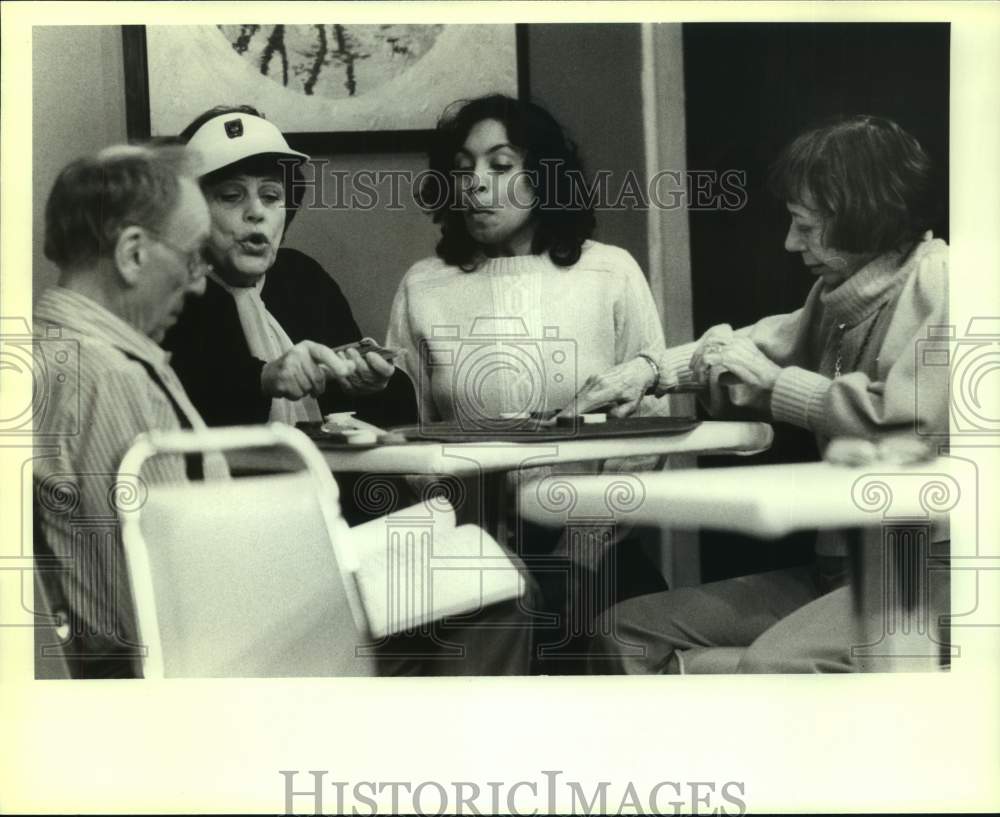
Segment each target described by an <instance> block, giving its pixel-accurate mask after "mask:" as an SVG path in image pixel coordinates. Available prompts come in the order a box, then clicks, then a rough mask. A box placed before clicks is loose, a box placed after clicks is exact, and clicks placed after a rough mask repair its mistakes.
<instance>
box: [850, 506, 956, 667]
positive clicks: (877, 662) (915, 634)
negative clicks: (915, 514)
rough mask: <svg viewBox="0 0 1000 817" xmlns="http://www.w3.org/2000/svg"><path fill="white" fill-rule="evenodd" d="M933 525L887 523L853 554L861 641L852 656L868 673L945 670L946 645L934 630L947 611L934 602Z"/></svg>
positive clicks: (865, 535)
mask: <svg viewBox="0 0 1000 817" xmlns="http://www.w3.org/2000/svg"><path fill="white" fill-rule="evenodd" d="M930 531H931V526H930V522H929V521H927V520H924V519H918V520H905V519H904V520H898V521H891V522H885V523H883V524H882V525H881V526H880V527H872V528H866V529H864V530H863V531H861V532H860V535H859V536H858V540H860V541H856V542H855V544H854V546H853V549H854V554H853V555H854V565H855V575H854V580H853V582H852V587H853V588H854V591H853V593H854V611H855V620H856V622H857V640H856V642H855V644H854V645H853V646H852V648H851V655H852V657H853V658H854V659H855V660H856V661H857V662H858V665H859V667H860V668H861V669H862V670H863V671H865V672H919V671H933V670H937V669H940V667H941V658H942V653H943V649H944V648H943V645H942V644H941V643H940V641H938V639H937V635H936V628H935V627H934V626H932V625H933V622H935V621H936V620H937V619H938V617H939V616H940V615H941V614H942V613H945V612H947V611H946V610H939V609H936V605H935V604H934V603H933V602H932V598H933V596H932V593H931V579H932V576H933V570H932V568H931V562H930Z"/></svg>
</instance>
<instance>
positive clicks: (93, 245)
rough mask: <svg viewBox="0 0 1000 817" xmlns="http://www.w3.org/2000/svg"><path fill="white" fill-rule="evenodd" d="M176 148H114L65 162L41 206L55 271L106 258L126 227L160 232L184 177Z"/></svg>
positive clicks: (47, 252) (187, 170)
mask: <svg viewBox="0 0 1000 817" xmlns="http://www.w3.org/2000/svg"><path fill="white" fill-rule="evenodd" d="M190 175H191V174H190V168H189V160H188V158H187V157H186V156H185V154H184V151H183V149H182V148H180V147H178V146H174V145H171V146H155V147H154V146H146V145H114V146H112V147H108V148H105V149H104V150H102V151H100V152H99V153H97V154H95V155H93V156H86V157H83V158H81V159H77V160H76V161H74V162H71V163H70V164H68V165H67V166H66V167H65V168H63V171H62V172H61V173H60V174H59V177H58V178H57V179H56V182H55V184H54V185H53V186H52V192H51V193H49V199H48V202H47V203H46V205H45V257H46V258H48V259H49V260H50V261H52V262H53V263H54V264H55V265H56V266H58V267H59V268H60V269H73V268H75V267H80V266H85V265H90V264H93V263H95V262H96V261H97V260H98V259H100V258H108V257H110V256H111V254H112V253H113V251H114V248H115V244H116V243H117V241H118V236H119V235H120V234H121V232H122V230H123V229H125V228H126V227H128V226H130V225H133V224H135V225H139V226H142V227H147V228H149V229H151V230H160V229H162V228H163V226H164V223H165V221H166V220H167V219H168V218H169V216H170V215H171V213H173V211H174V208H175V207H176V205H177V199H178V195H179V193H178V191H179V182H180V178H181V177H182V176H188V177H190Z"/></svg>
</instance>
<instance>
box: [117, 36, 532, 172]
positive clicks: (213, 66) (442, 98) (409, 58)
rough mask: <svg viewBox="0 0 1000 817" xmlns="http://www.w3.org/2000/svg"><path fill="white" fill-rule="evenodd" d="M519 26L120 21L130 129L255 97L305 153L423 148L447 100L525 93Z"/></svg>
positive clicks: (138, 132) (173, 129) (155, 127)
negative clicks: (155, 23)
mask: <svg viewBox="0 0 1000 817" xmlns="http://www.w3.org/2000/svg"><path fill="white" fill-rule="evenodd" d="M526 39H527V38H526V31H525V27H524V26H523V25H446V24H436V25H337V24H332V25H330V24H315V25H218V26H209V25H202V26H122V42H123V48H124V57H125V92H126V116H127V124H128V136H129V139H132V140H142V139H148V138H150V137H166V136H174V135H176V134H177V133H179V132H180V131H181V130H182V129H183V128H184V126H185V125H186V124H187V123H188V122H190V121H191V120H192V119H193V118H194V117H195V116H196V115H197V114H199V113H200V112H201V111H204V110H207V109H208V108H211V107H213V106H215V105H239V104H250V105H253V106H254V107H256V108H257V109H259V110H260V111H261V112H262V113H264V114H265V115H266V116H267V118H268V119H269V120H271V121H272V122H274V123H275V124H276V125H277V126H278V127H279V128H280V129H281V130H282V131H283V132H284V133H285V134H286V135H287V136H288V139H289V142H290V143H291V144H292V145H293V146H296V147H299V148H300V149H302V150H306V151H310V150H312V151H320V152H344V151H389V150H391V151H398V150H404V151H405V150H423V149H425V148H426V145H427V141H428V135H429V133H430V131H431V129H432V128H433V127H434V125H435V123H436V122H437V118H438V117H439V116H440V114H441V112H442V111H443V110H444V109H445V107H446V106H447V105H448V104H449V103H451V102H453V101H454V100H456V99H464V98H469V97H474V96H479V95H481V94H486V93H493V92H498V93H505V94H510V95H512V96H516V95H522V96H524V95H526V93H527V90H526V89H527V44H526Z"/></svg>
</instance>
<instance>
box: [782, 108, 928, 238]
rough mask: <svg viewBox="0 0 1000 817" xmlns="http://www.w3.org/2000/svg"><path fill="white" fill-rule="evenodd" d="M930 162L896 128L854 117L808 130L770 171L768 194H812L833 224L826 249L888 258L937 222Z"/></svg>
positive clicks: (790, 197)
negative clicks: (872, 254) (830, 248)
mask: <svg viewBox="0 0 1000 817" xmlns="http://www.w3.org/2000/svg"><path fill="white" fill-rule="evenodd" d="M932 176H933V168H932V166H931V161H930V158H929V157H928V156H927V154H926V153H925V152H924V149H923V148H922V147H921V146H920V143H919V142H917V140H916V139H914V138H913V137H912V136H911V135H910V134H908V133H907V132H906V131H905V130H903V129H902V128H901V127H900V126H899V125H897V124H896V123H895V122H893V121H891V120H889V119H884V118H882V117H877V116H852V117H850V118H846V119H838V120H836V121H834V122H832V123H830V124H827V125H825V126H823V127H819V128H815V129H813V130H810V131H808V132H806V133H804V134H802V135H801V136H799V137H798V138H797V139H795V140H794V141H793V142H792V143H791V144H790V145H788V146H787V147H786V148H785V149H784V150H783V151H782V153H781V155H780V156H779V157H778V159H777V160H776V161H775V163H774V165H772V167H771V173H770V177H769V180H768V182H769V187H770V188H771V190H772V192H773V193H774V194H775V195H776V196H778V197H780V198H783V199H784V200H785V201H789V202H798V203H802V200H803V197H804V196H805V195H806V194H807V193H808V194H810V195H811V196H812V198H813V200H814V201H815V204H816V206H817V207H818V208H819V210H820V212H822V213H823V216H824V218H826V219H827V220H828V224H827V228H826V233H825V235H824V237H823V240H824V243H825V244H826V245H827V246H828V247H833V248H836V249H838V250H845V251H847V252H878V253H881V252H885V251H887V250H890V249H893V248H895V247H899V246H901V245H903V244H905V243H908V242H910V241H913V240H914V239H916V238H918V237H919V236H920V234H921V233H923V232H924V231H925V230H927V229H928V228H929V227H930V226H931V224H933V222H934V216H935V209H936V204H937V202H936V201H935V199H934V198H933V191H932V186H933V184H932Z"/></svg>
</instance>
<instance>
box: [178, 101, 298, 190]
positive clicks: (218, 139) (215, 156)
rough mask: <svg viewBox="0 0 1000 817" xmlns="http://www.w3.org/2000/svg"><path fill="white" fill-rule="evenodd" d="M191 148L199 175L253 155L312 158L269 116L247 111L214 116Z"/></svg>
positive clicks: (189, 145) (197, 134)
mask: <svg viewBox="0 0 1000 817" xmlns="http://www.w3.org/2000/svg"><path fill="white" fill-rule="evenodd" d="M187 149H188V150H189V151H190V152H191V153H192V154H193V156H194V165H195V175H196V176H198V177H201V176H204V175H205V174H207V173H211V172H212V171H214V170H219V169H220V168H223V167H226V166H227V165H231V164H233V163H234V162H239V161H242V160H243V159H248V158H250V157H251V156H278V157H281V156H284V157H287V158H290V159H301V160H308V159H309V157H308V156H307V155H306V154H305V153H299V151H297V150H292V149H291V148H290V147H289V146H288V142H286V141H285V137H284V136H283V135H282V133H281V131H280V130H278V129H277V128H276V127H275V126H274V125H272V124H271V123H270V122H268V121H267V120H266V119H261V118H260V117H259V116H253V115H251V114H246V113H223V114H219V115H218V116H215V117H212V118H211V119H209V120H208V121H207V122H205V124H203V125H202V126H201V127H200V128H198V130H196V131H195V132H194V135H193V136H192V137H191V138H190V139H189V140H188V143H187Z"/></svg>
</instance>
